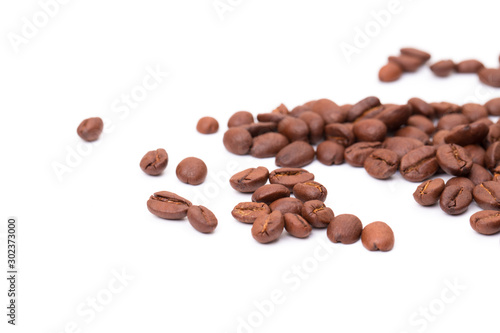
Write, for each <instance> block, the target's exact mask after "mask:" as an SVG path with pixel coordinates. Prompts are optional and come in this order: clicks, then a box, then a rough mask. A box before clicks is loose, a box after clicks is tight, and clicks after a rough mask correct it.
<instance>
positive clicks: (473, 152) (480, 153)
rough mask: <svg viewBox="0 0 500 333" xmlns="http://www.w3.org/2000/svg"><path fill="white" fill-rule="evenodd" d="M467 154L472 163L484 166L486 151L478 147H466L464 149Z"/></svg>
mask: <svg viewBox="0 0 500 333" xmlns="http://www.w3.org/2000/svg"><path fill="white" fill-rule="evenodd" d="M464 149H465V151H467V154H469V156H470V158H471V159H472V162H474V163H476V164H479V165H481V166H484V156H485V154H486V151H485V150H484V148H483V147H481V146H480V145H477V144H476V145H467V146H465V147H464Z"/></svg>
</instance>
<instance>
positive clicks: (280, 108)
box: [272, 103, 290, 115]
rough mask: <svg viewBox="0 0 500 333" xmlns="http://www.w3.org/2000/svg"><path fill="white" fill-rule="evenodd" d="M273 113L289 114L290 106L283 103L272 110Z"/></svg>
mask: <svg viewBox="0 0 500 333" xmlns="http://www.w3.org/2000/svg"><path fill="white" fill-rule="evenodd" d="M272 113H277V114H282V115H288V114H289V113H290V112H289V111H288V108H287V107H286V105H285V104H283V103H281V104H280V105H279V106H278V107H277V108H276V109H274V110H273V111H272Z"/></svg>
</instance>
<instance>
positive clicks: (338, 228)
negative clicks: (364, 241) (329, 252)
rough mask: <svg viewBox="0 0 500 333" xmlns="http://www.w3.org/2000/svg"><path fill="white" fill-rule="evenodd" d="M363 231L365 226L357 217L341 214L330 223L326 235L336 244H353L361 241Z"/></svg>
mask: <svg viewBox="0 0 500 333" xmlns="http://www.w3.org/2000/svg"><path fill="white" fill-rule="evenodd" d="M362 230H363V224H362V223H361V220H360V219H359V218H358V217H357V216H355V215H352V214H341V215H338V216H336V217H335V218H334V219H333V221H332V222H330V224H329V225H328V229H327V230H326V235H327V236H328V239H330V240H331V241H332V242H334V243H342V244H352V243H356V242H357V241H358V240H359V238H360V237H361V232H362Z"/></svg>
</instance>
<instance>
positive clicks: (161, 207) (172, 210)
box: [147, 191, 192, 220]
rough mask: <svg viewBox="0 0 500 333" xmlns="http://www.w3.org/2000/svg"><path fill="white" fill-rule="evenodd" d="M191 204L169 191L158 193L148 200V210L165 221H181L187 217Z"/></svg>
mask: <svg viewBox="0 0 500 333" xmlns="http://www.w3.org/2000/svg"><path fill="white" fill-rule="evenodd" d="M191 205H192V204H191V202H190V201H189V200H187V199H184V198H183V197H181V196H179V195H177V194H175V193H172V192H167V191H161V192H156V193H155V194H153V195H152V196H151V197H150V198H149V200H148V204H147V206H148V210H149V211H150V212H151V213H152V214H154V215H156V216H158V217H161V218H163V219H167V220H180V219H183V218H185V217H186V215H187V211H188V209H189V207H191Z"/></svg>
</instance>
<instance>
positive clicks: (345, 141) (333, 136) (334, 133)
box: [325, 124, 355, 147]
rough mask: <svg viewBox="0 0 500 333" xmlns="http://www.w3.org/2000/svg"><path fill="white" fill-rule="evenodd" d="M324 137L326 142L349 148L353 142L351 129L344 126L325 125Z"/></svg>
mask: <svg viewBox="0 0 500 333" xmlns="http://www.w3.org/2000/svg"><path fill="white" fill-rule="evenodd" d="M325 136H326V139H327V140H330V141H333V142H337V143H338V144H341V145H342V146H344V147H349V146H350V145H352V144H353V143H354V140H355V138H354V133H353V130H352V128H350V127H349V126H348V125H346V124H329V125H326V126H325Z"/></svg>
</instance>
